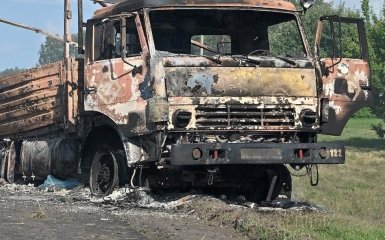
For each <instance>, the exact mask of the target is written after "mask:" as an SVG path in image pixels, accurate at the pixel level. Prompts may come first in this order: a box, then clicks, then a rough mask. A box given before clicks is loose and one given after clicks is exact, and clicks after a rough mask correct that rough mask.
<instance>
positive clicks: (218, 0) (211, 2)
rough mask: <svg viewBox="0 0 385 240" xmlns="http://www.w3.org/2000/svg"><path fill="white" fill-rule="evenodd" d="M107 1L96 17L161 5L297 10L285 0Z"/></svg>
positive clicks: (159, 6) (97, 11) (96, 13)
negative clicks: (106, 5) (107, 3)
mask: <svg viewBox="0 0 385 240" xmlns="http://www.w3.org/2000/svg"><path fill="white" fill-rule="evenodd" d="M106 2H109V3H112V4H113V5H110V6H108V7H104V8H101V9H99V10H96V11H95V14H94V18H102V17H107V16H111V15H116V14H120V13H122V12H131V11H135V10H138V9H143V8H161V7H250V8H266V9H277V10H286V11H296V8H295V6H294V4H292V3H290V2H287V1H284V0H106Z"/></svg>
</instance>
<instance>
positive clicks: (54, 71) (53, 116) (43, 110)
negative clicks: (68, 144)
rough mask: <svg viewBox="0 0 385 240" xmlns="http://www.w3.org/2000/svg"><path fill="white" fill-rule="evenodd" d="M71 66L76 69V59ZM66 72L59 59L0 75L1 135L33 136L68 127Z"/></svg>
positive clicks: (0, 136)
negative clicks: (18, 71) (36, 66)
mask: <svg viewBox="0 0 385 240" xmlns="http://www.w3.org/2000/svg"><path fill="white" fill-rule="evenodd" d="M70 66H71V67H75V69H77V62H76V61H70ZM65 72H66V70H65V69H64V62H56V63H52V64H49V65H44V66H42V67H38V68H33V69H29V70H26V71H23V72H20V73H17V74H12V75H8V76H4V77H2V78H0V138H4V137H11V138H13V137H24V136H28V135H30V136H31V137H32V136H34V135H43V134H48V133H50V132H54V131H60V130H64V129H65V126H66V121H67V120H68V110H67V109H68V107H67V106H68V104H67V103H68V97H67V96H68V94H67V91H68V90H67V87H66V86H67V84H66V76H65ZM71 77H73V76H71ZM71 108H72V107H71Z"/></svg>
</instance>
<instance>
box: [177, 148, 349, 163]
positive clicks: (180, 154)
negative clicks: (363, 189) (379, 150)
mask: <svg viewBox="0 0 385 240" xmlns="http://www.w3.org/2000/svg"><path fill="white" fill-rule="evenodd" d="M343 163H345V147H344V146H343V144H342V143H185V144H174V145H172V148H171V165H174V166H189V165H195V166H196V165H222V164H294V165H306V164H343Z"/></svg>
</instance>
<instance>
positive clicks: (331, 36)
mask: <svg viewBox="0 0 385 240" xmlns="http://www.w3.org/2000/svg"><path fill="white" fill-rule="evenodd" d="M315 51H316V58H317V60H318V61H317V62H318V64H319V70H320V73H321V74H320V75H322V77H321V79H320V89H321V90H320V98H321V124H322V125H321V132H322V133H323V134H329V135H340V134H341V133H342V130H343V128H344V126H345V124H346V122H347V121H348V120H349V118H350V117H351V116H352V115H353V114H354V113H355V112H356V111H358V110H359V109H360V108H362V107H366V106H369V105H371V103H372V101H373V93H372V89H371V87H370V83H369V78H370V67H369V56H368V45H367V40H366V34H365V26H364V21H363V20H362V19H357V18H343V17H338V16H327V17H321V18H320V20H319V21H318V25H317V35H316V49H315Z"/></svg>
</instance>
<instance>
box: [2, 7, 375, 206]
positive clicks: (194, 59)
mask: <svg viewBox="0 0 385 240" xmlns="http://www.w3.org/2000/svg"><path fill="white" fill-rule="evenodd" d="M106 2H111V3H113V2H114V1H106ZM308 2H311V1H301V3H302V4H303V5H304V6H307V7H308V5H307V4H308ZM300 15H301V11H298V10H297V9H296V8H295V6H294V5H293V4H292V3H289V2H287V1H280V0H277V1H267V0H218V1H208V0H196V1H180V0H162V1H150V0H140V1H139V0H138V1H137V0H135V1H121V2H119V3H116V4H112V5H108V6H106V7H104V8H102V9H100V10H98V11H96V12H95V15H94V17H93V18H92V19H90V20H88V21H87V23H86V24H85V26H86V44H85V48H84V49H85V51H84V53H85V57H84V62H83V61H80V60H77V64H78V67H77V68H73V70H72V71H70V72H71V73H72V74H73V75H75V74H77V77H76V78H72V80H71V81H69V82H68V81H67V84H64V85H66V86H67V88H66V89H67V94H66V95H65V96H66V99H67V98H68V101H67V105H68V109H71V111H67V112H69V113H68V114H67V115H66V116H70V117H72V120H73V121H72V124H71V122H70V125H71V126H70V127H67V128H64V129H63V131H62V132H61V133H58V134H59V135H57V137H60V139H64V140H61V141H66V142H65V145H63V146H67V147H68V146H73V149H72V151H71V152H73V156H69V158H70V159H73V160H71V161H68V162H71V163H70V164H67V165H65V166H67V167H68V166H69V165H70V166H74V165H75V166H76V167H77V170H78V171H77V172H78V173H81V174H82V176H85V179H89V184H90V188H91V191H92V192H93V193H94V194H102V195H105V194H109V193H111V192H112V190H113V189H114V188H115V187H116V186H117V185H119V184H120V185H124V184H126V183H129V184H130V185H131V186H132V187H136V186H149V187H151V188H170V187H178V188H179V187H203V188H212V189H221V188H226V189H230V190H231V192H235V193H236V194H244V195H245V196H247V197H248V198H249V199H251V200H254V201H259V200H272V199H275V198H276V197H277V196H278V195H281V194H283V195H286V196H288V197H290V192H291V177H290V172H289V170H288V168H293V169H294V170H300V169H302V168H306V169H307V171H308V172H309V173H312V172H313V173H314V174H315V175H317V174H318V172H317V173H316V172H314V171H318V169H317V167H316V166H317V165H318V164H343V163H344V162H345V149H344V146H343V145H342V144H340V143H320V142H317V135H318V134H331V135H339V134H341V132H342V130H343V127H344V126H345V124H346V122H347V120H348V119H349V117H351V116H352V115H353V114H354V113H355V112H356V111H357V110H358V109H360V108H361V107H364V106H368V105H370V104H371V101H372V91H371V88H370V84H369V80H368V79H369V73H370V71H369V64H368V53H367V43H366V36H365V29H364V25H363V21H362V20H361V19H352V18H341V17H337V16H331V17H323V18H321V19H320V21H319V23H318V31H317V36H316V44H315V45H316V47H315V49H314V51H313V48H310V47H309V44H308V42H307V40H306V37H305V34H304V30H303V28H302V25H301V20H300ZM80 29H82V28H80ZM321 37H322V38H321ZM354 37H355V39H353V38H354ZM347 39H349V41H351V42H350V43H351V44H355V46H356V48H355V49H356V52H353V53H348V54H347V55H346V53H345V52H344V51H343V50H344V44H346V41H347ZM352 39H353V40H352ZM80 45H81V44H80ZM80 49H81V50H82V46H80ZM79 66H80V67H79ZM74 69H75V70H74ZM76 71H78V72H77V73H75V72H76ZM0 81H1V80H0ZM3 82H5V81H2V82H1V83H3ZM0 87H3V84H0ZM71 94H72V95H71ZM3 95H4V93H1V97H2V98H1V99H4V98H3ZM4 96H5V95H4ZM0 115H1V114H0ZM4 119H5V118H1V119H0V120H1V122H0V124H4V123H5V120H4ZM2 126H4V125H2ZM2 131H4V127H0V135H3V136H7V137H9V141H10V142H12V144H14V145H15V144H16V145H22V146H24V145H25V143H24V142H27V141H25V140H23V139H22V138H18V139H17V140H13V138H12V136H15V133H10V134H2ZM59 132H60V131H59ZM18 134H19V136H20V131H19V133H18ZM51 135H52V134H51ZM45 138H47V137H45ZM45 138H44V139H45ZM51 138H52V137H51ZM68 139H70V140H68ZM41 140H42V141H45V140H43V138H41ZM8 143H9V142H8ZM56 144H57V143H56ZM54 145H55V144H54ZM7 146H10V144H8V145H7ZM55 146H56V145H55ZM21 148H23V147H21ZM53 148H54V147H53ZM8 149H10V147H8ZM19 149H20V147H19ZM59 149H60V147H59ZM18 151H20V150H18ZM18 151H16V152H18ZM56 152H57V151H56ZM15 154H16V155H17V153H15ZM7 156H9V154H8V155H7ZM58 156H61V155H60V154H58ZM71 157H72V158H71ZM57 158H60V157H57ZM19 161H21V162H23V160H20V159H19ZM25 161H26V160H25ZM50 161H54V160H52V159H51V160H50ZM55 161H58V160H55ZM54 165H55V164H54ZM56 165H59V164H56ZM63 168H66V167H63ZM294 170H293V171H294ZM63 171H64V170H63ZM46 172H50V171H48V170H47V171H46ZM51 172H52V171H51ZM23 174H25V173H23ZM62 175H63V174H62ZM87 181H88V180H87ZM312 183H313V184H316V181H313V182H312Z"/></svg>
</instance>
